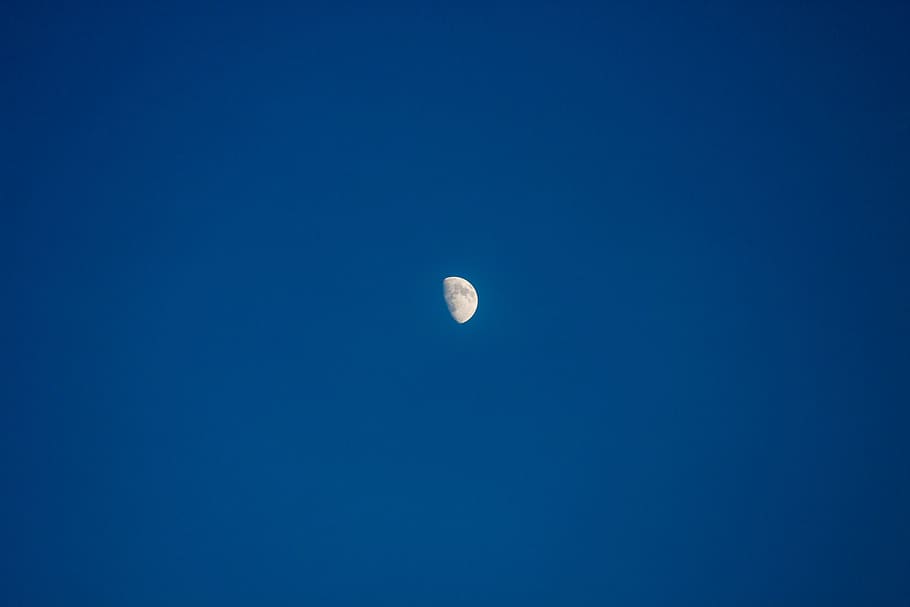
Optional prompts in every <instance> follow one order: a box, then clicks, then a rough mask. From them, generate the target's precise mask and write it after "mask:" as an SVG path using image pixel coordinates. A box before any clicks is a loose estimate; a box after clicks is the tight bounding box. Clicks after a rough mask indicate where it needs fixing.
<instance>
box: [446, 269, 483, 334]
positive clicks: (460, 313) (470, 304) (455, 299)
mask: <svg viewBox="0 0 910 607" xmlns="http://www.w3.org/2000/svg"><path fill="white" fill-rule="evenodd" d="M442 294H443V295H444V296H445V298H446V305H447V306H448V307H449V314H451V315H452V318H454V319H455V322H457V323H458V324H460V325H462V324H464V323H466V322H468V321H469V320H471V317H472V316H474V312H476V311H477V291H476V290H475V289H474V285H472V284H471V283H469V282H468V281H467V280H465V279H464V278H459V277H458V276H449V277H448V278H446V279H445V280H443V281H442Z"/></svg>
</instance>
